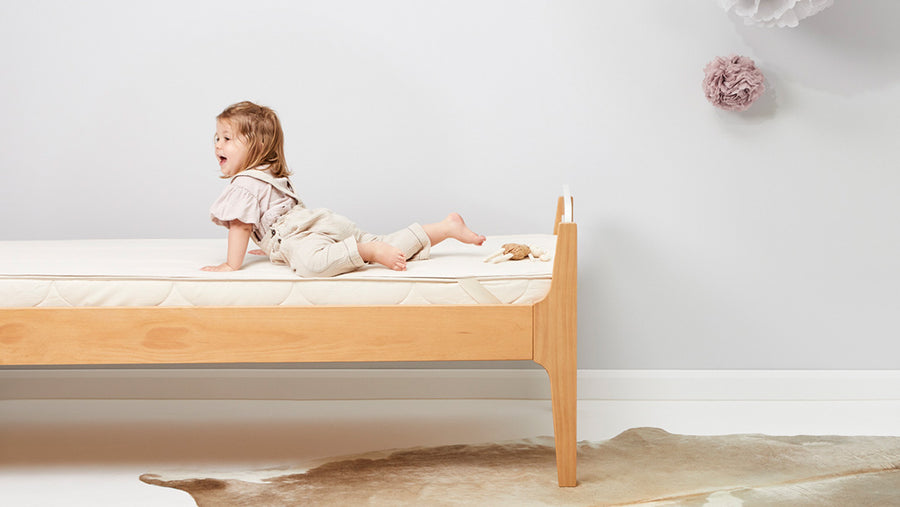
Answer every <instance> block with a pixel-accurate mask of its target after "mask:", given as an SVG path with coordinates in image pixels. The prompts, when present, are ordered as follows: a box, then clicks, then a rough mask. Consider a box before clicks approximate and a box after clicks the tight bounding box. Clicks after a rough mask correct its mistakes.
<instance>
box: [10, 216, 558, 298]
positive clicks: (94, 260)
mask: <svg viewBox="0 0 900 507" xmlns="http://www.w3.org/2000/svg"><path fill="white" fill-rule="evenodd" d="M510 242H514V243H525V244H534V245H539V246H541V247H542V248H544V249H545V250H547V251H548V252H555V246H556V237H555V236H553V235H545V234H541V235H533V234H532V235H515V236H491V237H488V240H487V241H486V242H485V245H483V246H481V247H476V246H472V245H463V244H460V243H458V242H455V241H452V240H450V241H445V242H443V243H441V244H439V245H437V246H435V247H433V248H432V250H431V259H429V260H427V261H415V262H410V263H409V264H408V269H407V271H403V272H396V271H391V270H389V269H386V268H383V267H381V266H367V267H365V268H363V269H361V270H358V271H356V272H353V273H347V274H345V275H341V276H338V277H334V278H299V277H297V276H296V275H295V274H294V273H293V272H292V271H291V270H290V269H289V268H288V267H286V266H277V265H275V264H272V263H270V262H269V261H268V259H266V258H265V257H257V256H251V255H248V256H247V260H246V261H245V264H244V267H243V268H242V269H240V270H239V271H235V272H230V273H210V272H205V271H201V270H200V268H201V267H202V266H205V265H210V264H218V263H220V262H222V261H223V260H224V255H225V246H226V243H225V240H224V239H197V240H179V239H151V240H67V241H0V306H5V307H35V306H53V307H60V306H229V305H231V306H238V305H240V306H245V305H246V306H273V305H286V306H298V305H376V304H377V305H388V304H416V305H424V304H498V303H503V304H532V303H535V302H537V301H540V300H541V299H543V297H544V296H545V295H546V294H547V292H548V291H549V289H550V277H551V273H552V268H553V262H552V261H551V262H541V261H530V260H522V261H514V262H513V261H509V262H503V263H500V264H491V263H485V262H483V260H484V258H485V257H487V256H488V255H490V254H491V253H492V252H494V251H495V250H497V249H499V248H500V245H502V244H503V243H510Z"/></svg>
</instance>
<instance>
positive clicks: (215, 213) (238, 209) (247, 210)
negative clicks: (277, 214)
mask: <svg viewBox="0 0 900 507" xmlns="http://www.w3.org/2000/svg"><path fill="white" fill-rule="evenodd" d="M241 179H243V178H241ZM238 181H239V180H238V179H235V180H234V181H232V182H231V184H229V185H228V186H227V187H225V190H224V191H223V192H222V194H221V195H220V196H219V198H218V199H216V201H215V202H214V203H213V205H212V206H211V207H210V208H209V215H210V218H211V219H212V221H213V222H214V223H215V224H216V225H221V226H224V227H228V222H230V221H231V220H240V221H241V222H244V223H245V224H252V225H254V226H255V227H257V228H258V227H259V220H260V218H261V216H262V211H261V210H260V206H259V197H258V196H257V195H255V194H254V193H253V192H251V191H250V190H249V189H247V188H245V187H244V186H242V185H240V184H236V183H237V182H238Z"/></svg>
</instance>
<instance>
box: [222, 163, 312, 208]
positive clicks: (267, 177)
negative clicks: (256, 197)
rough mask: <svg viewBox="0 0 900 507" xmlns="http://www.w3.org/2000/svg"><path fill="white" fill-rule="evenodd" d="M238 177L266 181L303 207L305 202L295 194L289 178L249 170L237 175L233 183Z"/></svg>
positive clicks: (232, 179) (258, 170) (257, 170)
mask: <svg viewBox="0 0 900 507" xmlns="http://www.w3.org/2000/svg"><path fill="white" fill-rule="evenodd" d="M238 176H249V177H251V178H254V179H257V180H259V181H264V182H266V183H268V184H269V185H272V186H273V187H275V188H277V189H278V190H279V191H281V192H282V193H283V194H285V195H287V196H288V197H291V198H292V199H294V200H295V201H297V204H299V205H301V206H302V205H303V201H301V200H300V196H298V195H297V193H296V192H294V187H292V186H291V181H290V180H289V179H287V178H275V177H273V176H272V175H271V174H269V173H268V172H267V171H264V170H260V169H247V170H246V171H241V172H239V173H237V174H235V175H234V177H232V178H231V181H234V178H237V177H238Z"/></svg>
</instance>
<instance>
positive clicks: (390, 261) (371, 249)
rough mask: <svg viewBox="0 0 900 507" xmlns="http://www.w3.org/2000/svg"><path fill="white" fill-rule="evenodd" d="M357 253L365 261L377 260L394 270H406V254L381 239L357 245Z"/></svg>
mask: <svg viewBox="0 0 900 507" xmlns="http://www.w3.org/2000/svg"><path fill="white" fill-rule="evenodd" d="M357 248H358V249H359V255H360V257H362V259H363V260H364V261H366V262H377V263H378V264H381V265H382V266H384V267H386V268H389V269H393V270H394V271H406V255H404V254H403V251H402V250H400V249H399V248H397V247H394V246H391V245H389V244H387V243H385V242H383V241H369V242H366V243H359V244H358V245H357Z"/></svg>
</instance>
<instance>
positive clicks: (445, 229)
mask: <svg viewBox="0 0 900 507" xmlns="http://www.w3.org/2000/svg"><path fill="white" fill-rule="evenodd" d="M423 228H424V229H425V233H426V234H428V238H429V239H430V240H431V244H432V245H436V244H438V243H440V242H441V241H444V240H445V239H447V238H453V239H455V240H457V241H460V242H462V243H468V244H470V245H481V244H482V243H484V240H485V238H484V236H482V235H480V234H475V233H474V232H472V230H471V229H469V227H468V226H466V222H465V221H464V220H463V218H462V217H461V216H459V213H450V214H449V215H447V218H445V219H443V220H441V221H440V222H436V223H433V224H428V225H426V226H424V227H423Z"/></svg>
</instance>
